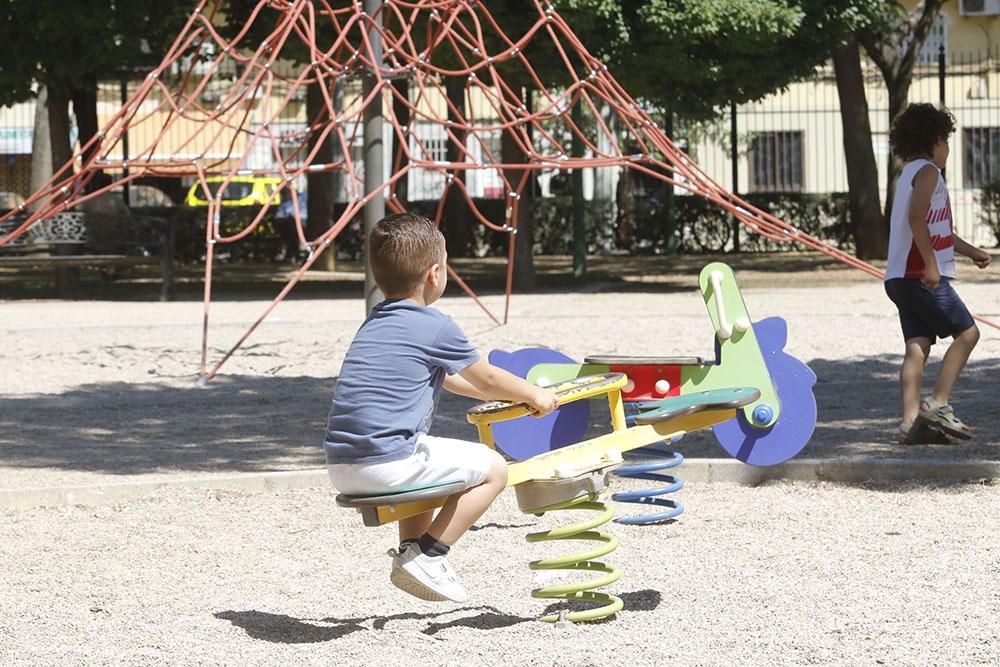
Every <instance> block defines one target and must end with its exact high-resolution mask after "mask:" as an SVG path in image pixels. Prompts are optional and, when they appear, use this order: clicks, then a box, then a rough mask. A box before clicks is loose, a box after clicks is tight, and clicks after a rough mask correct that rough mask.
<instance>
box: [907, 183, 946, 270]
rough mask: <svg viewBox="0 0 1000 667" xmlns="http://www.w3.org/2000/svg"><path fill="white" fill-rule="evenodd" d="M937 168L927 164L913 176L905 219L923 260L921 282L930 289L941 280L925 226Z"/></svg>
mask: <svg viewBox="0 0 1000 667" xmlns="http://www.w3.org/2000/svg"><path fill="white" fill-rule="evenodd" d="M937 181H938V170H937V169H935V168H934V167H932V166H930V165H927V166H926V167H923V168H922V169H921V170H920V171H918V172H917V175H916V176H914V177H913V193H912V194H911V195H910V210H909V212H908V213H907V216H906V221H907V222H908V223H909V225H910V231H912V232H913V243H914V244H915V245H916V246H917V251H918V252H919V253H920V257H921V258H923V260H924V276H923V278H921V280H922V281H923V283H924V284H925V285H927V286H928V287H930V288H931V289H933V288H935V287H937V286H938V283H940V282H941V273H940V272H939V270H938V265H937V259H935V258H934V248H933V247H932V246H931V232H930V229H929V228H928V227H927V211H929V210H930V208H931V195H932V194H934V188H935V187H937Z"/></svg>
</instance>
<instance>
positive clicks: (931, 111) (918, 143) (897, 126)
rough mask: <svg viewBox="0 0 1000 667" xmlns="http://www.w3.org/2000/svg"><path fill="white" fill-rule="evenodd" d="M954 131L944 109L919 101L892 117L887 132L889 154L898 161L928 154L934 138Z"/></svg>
mask: <svg viewBox="0 0 1000 667" xmlns="http://www.w3.org/2000/svg"><path fill="white" fill-rule="evenodd" d="M954 131H955V117H954V116H952V115H951V112H950V111H948V110H947V109H945V108H944V107H936V106H934V105H933V104H927V103H926V102H921V103H917V104H911V105H909V106H908V107H906V110H905V111H903V113H901V114H899V115H898V116H896V120H895V122H893V124H892V130H890V131H889V144H890V145H891V146H892V153H893V155H895V156H896V157H898V158H900V159H901V160H912V159H913V158H917V157H923V156H926V155H931V154H932V153H933V152H934V144H935V143H937V141H938V139H947V138H948V137H949V136H951V133H952V132H954Z"/></svg>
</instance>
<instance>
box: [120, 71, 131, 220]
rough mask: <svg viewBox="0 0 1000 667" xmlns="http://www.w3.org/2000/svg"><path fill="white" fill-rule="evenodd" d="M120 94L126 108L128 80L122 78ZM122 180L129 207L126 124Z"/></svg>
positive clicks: (123, 197)
mask: <svg viewBox="0 0 1000 667" xmlns="http://www.w3.org/2000/svg"><path fill="white" fill-rule="evenodd" d="M119 92H120V94H121V101H122V106H123V107H124V106H125V104H126V103H128V79H126V78H125V77H122V79H121V81H119ZM122 178H124V179H125V180H124V181H123V183H122V199H124V200H125V205H126V206H128V205H129V196H128V195H129V192H128V191H129V185H128V124H127V123H126V124H125V128H124V129H123V130H122Z"/></svg>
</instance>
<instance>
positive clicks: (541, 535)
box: [527, 494, 623, 623]
mask: <svg viewBox="0 0 1000 667" xmlns="http://www.w3.org/2000/svg"><path fill="white" fill-rule="evenodd" d="M559 510H592V511H595V512H600V514H598V515H596V516H594V517H592V518H591V519H590V520H588V521H581V522H580V523H575V524H573V525H571V526H565V527H563V528H554V529H552V530H546V531H541V532H537V533H529V534H528V538H527V539H528V542H546V541H549V540H590V541H594V542H600V543H601V545H600V546H599V547H597V548H596V549H593V550H591V551H587V552H583V553H577V554H570V555H566V556H561V557H557V558H546V559H543V560H536V561H532V562H531V563H529V564H528V567H529V568H531V569H532V570H535V571H537V570H574V571H575V570H579V571H584V572H597V573H602V574H604V576H602V577H598V578H592V579H587V580H586V581H580V582H576V583H562V584H556V585H552V586H543V587H541V588H536V589H535V590H533V591H531V597H533V598H542V599H556V600H584V601H588V602H594V603H597V604H599V605H600V606H598V607H594V608H592V609H585V610H582V611H574V612H569V613H566V614H560V613H552V614H547V615H545V616H542V617H541V618H539V619H538V620H540V621H546V622H549V623H552V622H555V621H559V620H563V619H565V620H568V621H572V622H574V623H576V622H580V621H595V620H597V619H601V618H605V617H607V616H611V615H612V614H614V613H616V612H618V611H619V610H621V608H622V604H623V603H622V599H621V598H619V597H617V596H615V595H611V594H609V593H603V592H599V591H594V590H593V589H595V588H600V587H602V586H608V585H609V584H612V583H614V582H616V581H618V578H619V577H621V575H622V573H621V570H619V569H618V568H617V567H615V566H613V565H608V564H606V563H602V562H600V561H595V560H594V559H595V558H600V557H601V556H604V555H607V554H609V553H611V552H612V551H614V550H615V549H617V548H618V538H616V537H615V536H614V535H609V534H607V533H602V532H599V531H597V530H594V529H595V528H597V527H598V526H601V525H604V524H605V523H607V522H608V521H610V520H611V519H612V517H613V516H614V512H613V511H612V510H611V508H609V507H608V506H607V505H606V504H605V503H602V502H600V501H599V500H597V494H590V495H585V496H581V497H579V498H574V499H573V500H569V501H566V502H562V503H558V504H555V505H552V506H549V507H543V508H540V509H539V510H538V511H537V512H536V513H537V514H542V513H544V512H554V511H559Z"/></svg>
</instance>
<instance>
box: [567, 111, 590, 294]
mask: <svg viewBox="0 0 1000 667" xmlns="http://www.w3.org/2000/svg"><path fill="white" fill-rule="evenodd" d="M570 115H571V116H572V118H573V124H574V125H576V127H577V128H580V127H581V126H582V125H583V106H582V103H581V102H579V101H578V102H577V103H576V104H574V105H573V108H572V110H571V111H570ZM570 151H571V153H572V155H573V157H583V139H582V138H581V137H580V135H579V134H573V140H572V144H571V146H570ZM570 178H571V180H572V183H573V277H574V278H583V277H584V276H586V275H587V221H586V220H585V218H584V216H585V215H586V213H585V211H584V203H583V169H581V168H580V167H577V168H575V169H574V170H573V173H572V175H571V176H570Z"/></svg>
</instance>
